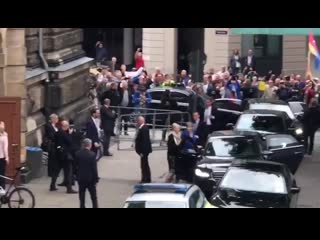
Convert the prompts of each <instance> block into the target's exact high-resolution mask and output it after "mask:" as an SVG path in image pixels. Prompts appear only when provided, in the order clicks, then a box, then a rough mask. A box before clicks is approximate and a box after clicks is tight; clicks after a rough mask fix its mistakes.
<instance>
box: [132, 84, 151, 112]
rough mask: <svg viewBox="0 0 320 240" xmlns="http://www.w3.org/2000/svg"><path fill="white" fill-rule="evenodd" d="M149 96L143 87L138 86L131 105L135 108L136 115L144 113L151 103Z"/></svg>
mask: <svg viewBox="0 0 320 240" xmlns="http://www.w3.org/2000/svg"><path fill="white" fill-rule="evenodd" d="M151 100H152V99H151V95H150V93H148V92H147V89H146V87H145V86H144V85H139V87H138V89H137V91H136V92H135V93H134V95H133V105H134V107H135V111H136V113H145V112H146V111H145V110H141V109H143V108H144V109H145V108H148V107H149V105H150V103H151Z"/></svg>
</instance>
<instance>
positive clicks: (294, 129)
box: [243, 99, 304, 142]
mask: <svg viewBox="0 0 320 240" xmlns="http://www.w3.org/2000/svg"><path fill="white" fill-rule="evenodd" d="M243 105H244V109H245V110H272V111H274V112H281V113H284V115H283V116H284V118H285V122H286V128H287V130H288V132H289V133H290V134H292V135H293V136H294V137H296V138H297V139H298V140H299V141H301V142H303V141H304V133H303V126H302V123H301V122H300V119H301V116H299V115H297V114H295V113H294V111H293V110H292V108H293V107H297V105H296V104H295V103H291V105H290V104H289V103H286V102H284V101H281V100H271V99H249V100H246V101H244V103H243Z"/></svg>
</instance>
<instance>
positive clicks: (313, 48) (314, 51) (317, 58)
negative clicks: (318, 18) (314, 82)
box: [309, 31, 320, 71]
mask: <svg viewBox="0 0 320 240" xmlns="http://www.w3.org/2000/svg"><path fill="white" fill-rule="evenodd" d="M310 55H313V57H314V59H313V61H314V68H315V69H316V70H319V71H320V54H319V50H318V47H317V43H316V40H315V39H314V36H313V33H312V31H310V33H309V60H310V58H311V56H310ZM309 67H311V66H309Z"/></svg>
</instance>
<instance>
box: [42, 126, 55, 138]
mask: <svg viewBox="0 0 320 240" xmlns="http://www.w3.org/2000/svg"><path fill="white" fill-rule="evenodd" d="M55 134H56V131H55V130H54V128H53V126H52V125H51V123H47V124H46V125H45V126H44V137H45V139H48V140H51V141H54V138H55Z"/></svg>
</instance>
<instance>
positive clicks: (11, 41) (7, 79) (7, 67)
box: [0, 28, 27, 149]
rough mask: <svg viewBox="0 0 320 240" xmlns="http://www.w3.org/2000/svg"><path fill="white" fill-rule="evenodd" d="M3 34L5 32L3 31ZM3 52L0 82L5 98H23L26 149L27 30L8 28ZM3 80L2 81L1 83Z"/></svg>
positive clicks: (22, 127)
mask: <svg viewBox="0 0 320 240" xmlns="http://www.w3.org/2000/svg"><path fill="white" fill-rule="evenodd" d="M2 32H3V31H2ZM5 32H6V35H5V38H4V39H2V40H3V41H4V42H3V43H2V46H3V47H4V46H5V47H4V48H3V49H2V52H3V53H5V54H4V56H5V57H4V59H5V64H4V65H2V67H1V66H0V72H1V71H2V73H1V76H0V82H2V84H3V85H4V91H3V96H6V97H20V98H21V148H22V149H24V147H25V133H26V131H27V130H26V118H27V113H26V84H25V74H26V47H25V29H24V28H7V29H6V31H5ZM1 78H2V81H1Z"/></svg>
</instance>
